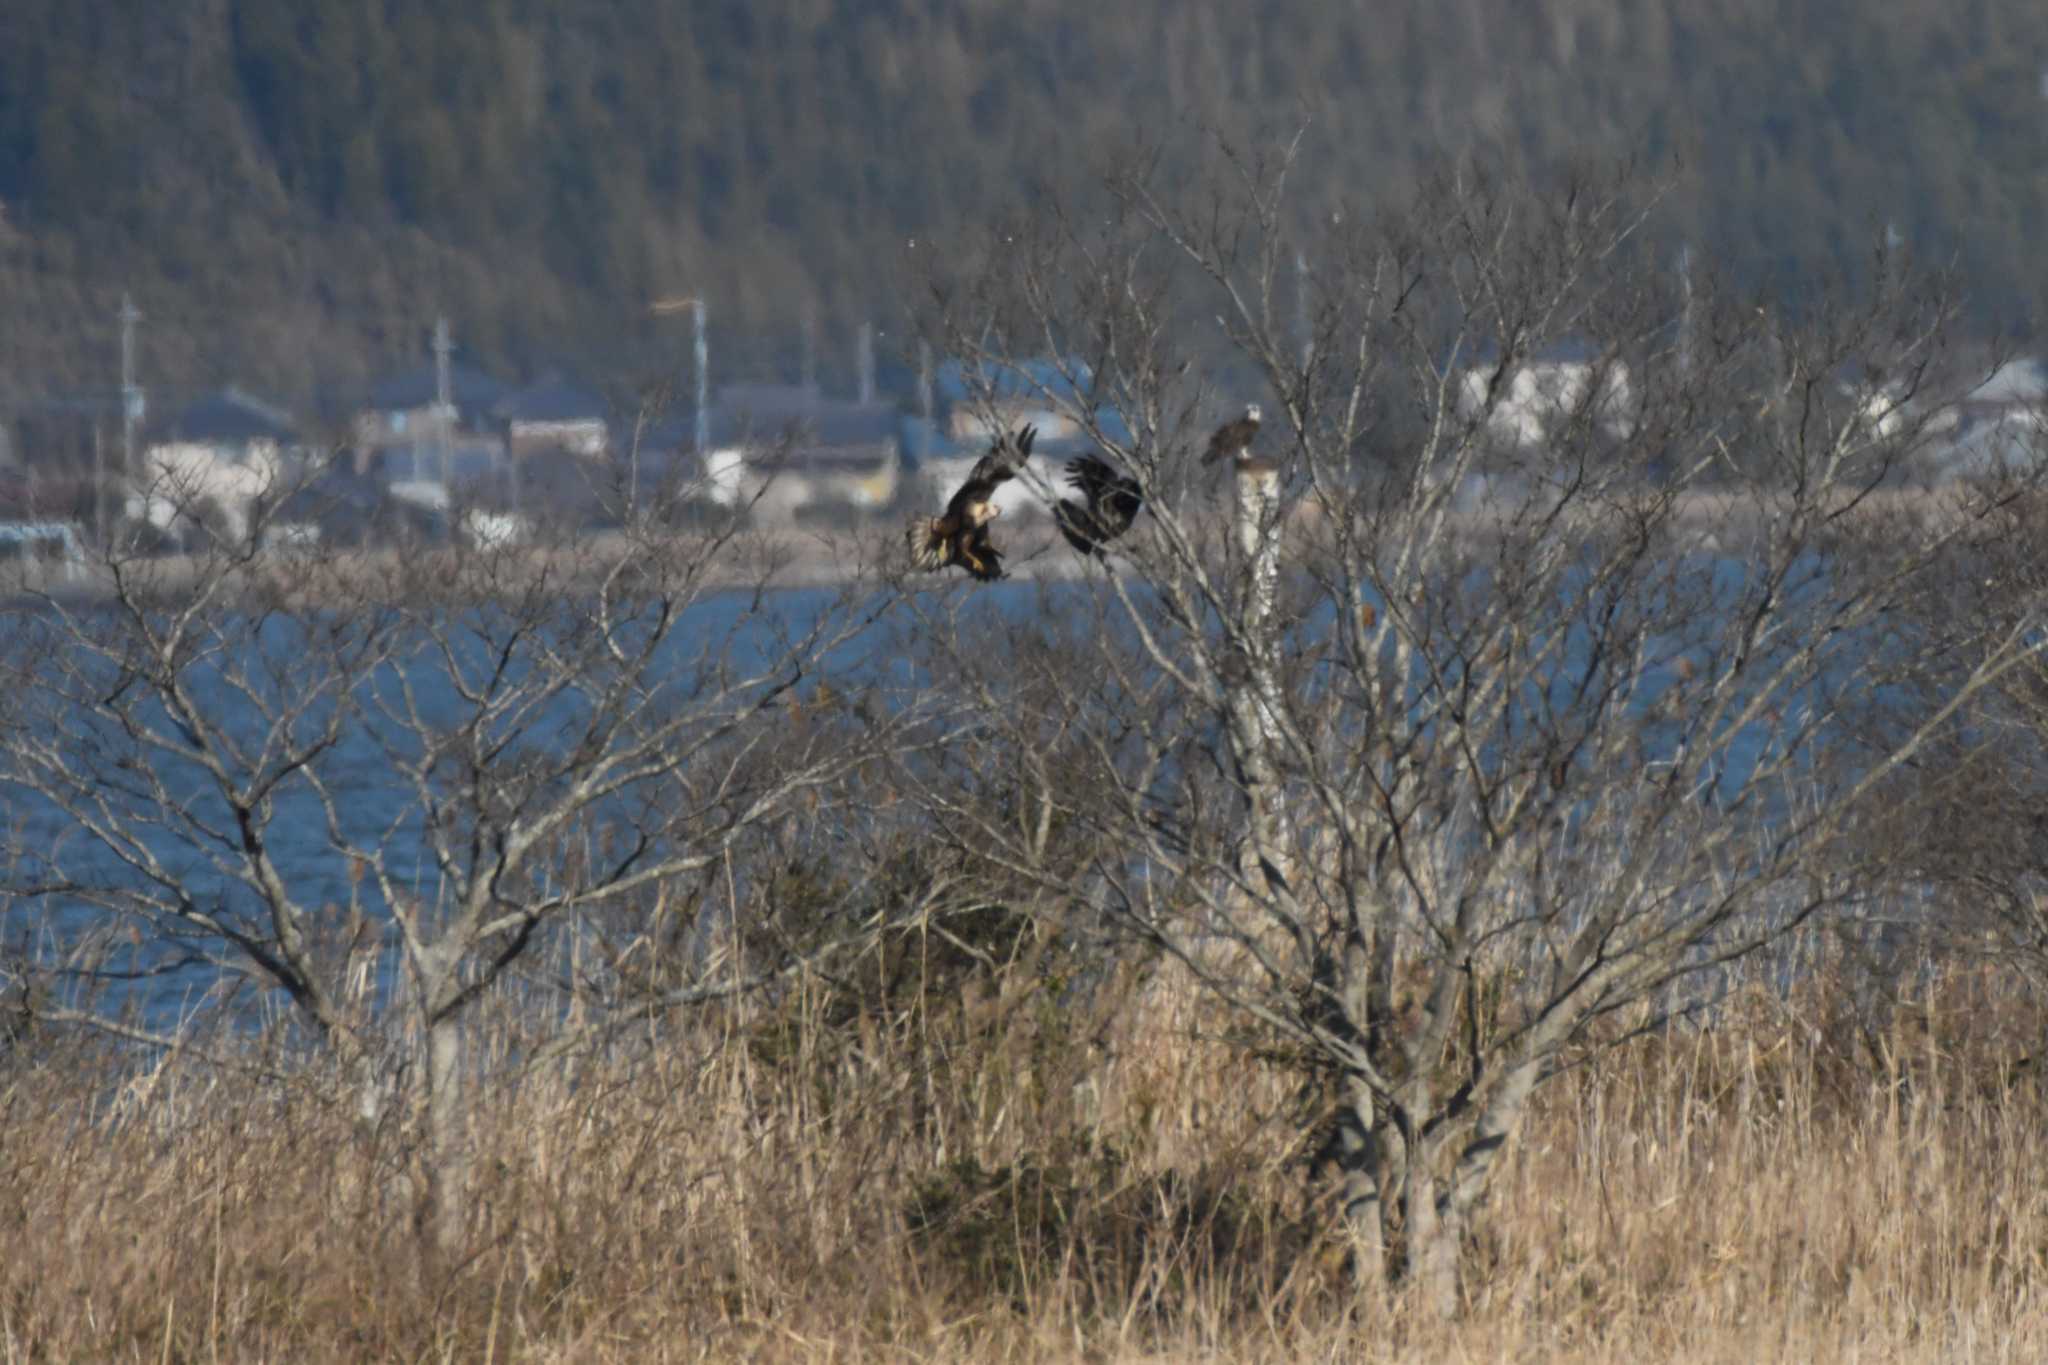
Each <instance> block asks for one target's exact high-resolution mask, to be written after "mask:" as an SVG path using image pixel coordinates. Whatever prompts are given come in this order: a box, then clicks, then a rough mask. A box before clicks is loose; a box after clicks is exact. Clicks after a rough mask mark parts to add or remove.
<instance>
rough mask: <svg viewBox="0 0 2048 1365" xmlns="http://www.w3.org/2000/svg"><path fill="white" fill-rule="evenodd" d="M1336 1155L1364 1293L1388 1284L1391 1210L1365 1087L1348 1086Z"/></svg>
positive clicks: (1342, 1207) (1342, 1212)
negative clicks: (1388, 1215)
mask: <svg viewBox="0 0 2048 1365" xmlns="http://www.w3.org/2000/svg"><path fill="white" fill-rule="evenodd" d="M1345 1088H1346V1091H1347V1093H1346V1095H1345V1097H1344V1104H1343V1107H1342V1108H1341V1109H1340V1110H1339V1111H1338V1114H1337V1131H1336V1133H1335V1134H1334V1135H1333V1140H1332V1144H1331V1146H1332V1152H1331V1154H1332V1156H1334V1157H1335V1159H1336V1164H1337V1176H1338V1186H1337V1190H1338V1199H1339V1201H1340V1202H1339V1205H1338V1209H1339V1217H1341V1218H1342V1219H1343V1222H1344V1229H1345V1231H1346V1232H1347V1233H1348V1234H1349V1236H1350V1240H1351V1265H1352V1270H1351V1273H1352V1278H1353V1280H1354V1282H1355V1283H1356V1285H1357V1287H1358V1290H1359V1292H1360V1293H1361V1294H1371V1293H1376V1292H1377V1291H1379V1290H1380V1289H1382V1288H1384V1287H1385V1285H1386V1283H1387V1247H1386V1221H1385V1220H1386V1208H1385V1203H1384V1196H1383V1193H1382V1191H1381V1189H1380V1149H1379V1140H1378V1139H1377V1138H1376V1137H1375V1136H1374V1133H1373V1112H1374V1111H1373V1096H1372V1092H1371V1091H1370V1090H1368V1089H1366V1086H1365V1082H1364V1081H1362V1080H1360V1079H1359V1078H1357V1077H1352V1078H1350V1079H1348V1080H1346V1082H1345Z"/></svg>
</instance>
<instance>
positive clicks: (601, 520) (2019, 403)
mask: <svg viewBox="0 0 2048 1365" xmlns="http://www.w3.org/2000/svg"><path fill="white" fill-rule="evenodd" d="M1489 376H1490V367H1488V366H1485V365H1474V366H1471V367H1469V369H1468V371H1467V373H1465V374H1464V375H1463V376H1462V379H1463V382H1462V384H1461V385H1460V389H1459V394H1460V401H1459V406H1460V408H1461V409H1465V410H1468V411H1471V412H1473V413H1475V414H1476V413H1477V411H1478V410H1479V409H1480V408H1481V407H1482V406H1483V405H1484V404H1485V403H1486V401H1487V388H1488V384H1489V382H1490V378H1489ZM1596 376H1597V377H1596ZM1077 380H1078V381H1079V382H1080V383H1083V384H1085V382H1086V374H1085V370H1082V369H1081V368H1080V367H1078V366H1074V365H1071V364H1070V365H1068V366H1065V367H1062V366H1058V365H1054V364H1052V363H1050V362H1044V361H1040V362H1026V363H1022V364H1019V365H1016V366H1014V367H1012V368H1011V369H1009V370H1008V371H1006V372H1004V373H1001V374H998V375H995V376H993V378H992V377H991V376H990V375H989V374H987V373H986V372H983V371H975V372H970V371H969V370H968V369H967V368H966V367H964V366H962V365H961V364H959V363H957V362H949V363H941V364H936V365H931V364H927V366H926V367H925V368H924V370H923V372H922V373H921V375H920V376H919V378H918V383H917V390H918V391H917V392H916V393H915V394H914V395H902V396H897V395H886V394H876V393H875V392H873V388H872V384H871V383H869V382H866V381H864V382H863V385H862V388H863V390H864V396H855V397H834V396H831V395H828V394H826V393H824V392H822V391H821V390H820V388H819V387H818V386H817V385H816V384H815V383H799V384H786V383H784V384H778V383H736V384H727V385H724V386H721V387H717V388H711V387H709V386H707V385H705V384H704V383H703V381H702V379H701V377H700V381H699V393H701V394H703V395H704V399H703V401H702V402H701V403H700V402H697V401H693V400H692V399H690V398H689V397H687V396H686V397H684V398H683V399H681V400H679V401H677V402H675V403H672V404H671V405H670V406H669V407H668V408H667V409H666V410H659V411H635V412H621V411H618V410H617V409H616V408H614V407H613V406H612V405H610V404H608V403H607V402H606V400H605V399H604V398H603V397H602V396H600V395H599V394H597V393H595V392H593V391H591V390H589V389H587V388H584V387H582V386H581V385H579V384H577V383H575V382H572V381H570V380H568V379H565V378H563V377H561V376H559V375H550V376H547V377H544V378H541V379H539V380H538V381H536V382H533V383H529V384H525V385H523V386H515V385H511V384H507V383H504V382H502V381H500V380H499V379H497V378H495V377H493V376H491V375H489V374H486V373H484V372H483V371H481V370H479V369H476V368H474V367H471V366H469V365H465V364H463V363H461V362H458V361H454V360H452V359H451V358H450V356H449V355H448V353H447V347H446V346H445V345H444V346H440V347H437V351H436V354H435V355H432V356H429V357H426V358H424V359H423V360H422V361H421V362H420V363H419V364H416V365H413V366H411V367H407V368H401V369H398V370H396V371H394V372H393V373H390V374H388V375H386V376H385V377H384V378H383V379H381V380H380V381H378V382H376V383H375V384H373V385H371V386H370V387H369V389H368V391H367V393H366V394H365V395H363V396H362V397H361V398H360V400H358V401H356V402H354V403H350V404H346V405H344V410H345V413H346V415H345V416H344V417H343V418H342V419H341V421H340V422H339V423H338V424H337V423H336V422H335V421H334V420H332V419H330V420H328V421H326V422H325V423H302V422H300V421H298V420H295V418H294V416H293V414H292V413H291V412H289V411H287V410H285V409H284V408H282V407H280V406H278V405H277V404H275V403H272V402H269V401H266V400H265V399H264V398H263V397H261V396H259V395H256V394H253V393H250V392H248V391H246V390H244V389H242V388H239V387H235V386H229V387H226V388H222V389H220V390H218V391H215V392H210V393H204V394H200V395H198V396H195V397H190V398H188V399H186V400H185V401H183V402H180V403H178V404H177V405H176V406H175V407H172V408H170V409H169V410H168V411H157V410H155V409H154V408H153V407H152V406H151V405H149V404H148V403H146V402H145V401H144V397H143V393H142V391H141V390H140V389H139V388H135V387H129V388H127V389H125V390H124V397H123V400H122V401H118V402H98V403H92V402H62V401H50V402H46V403H37V402H27V403H19V404H17V405H16V406H15V407H14V409H12V410H11V411H10V412H0V563H5V562H7V561H10V560H14V561H19V560H25V559H26V560H32V561H37V562H42V563H46V564H57V565H71V564H80V565H82V564H83V563H85V562H86V561H87V559H88V558H89V557H90V555H91V554H92V552H93V550H94V549H95V548H96V547H98V546H101V545H104V544H106V543H107V542H108V541H109V540H110V539H112V538H114V537H121V538H122V541H121V543H122V544H124V545H127V546H134V547H138V548H140V549H141V550H143V551H145V552H148V551H158V552H162V553H179V552H190V551H192V550H194V549H196V548H198V546H199V545H200V544H201V543H203V542H205V541H206V540H208V539H209V538H212V537H217V536H221V535H225V536H227V537H229V538H230V539H231V540H236V541H239V540H242V539H244V538H246V537H247V536H248V535H249V534H250V532H251V530H252V528H254V527H256V526H258V525H259V524H260V526H261V527H262V529H263V532H264V534H266V535H268V536H272V537H281V538H287V539H289V540H290V541H292V542H294V543H299V544H320V545H334V546H342V547H359V546H365V545H375V544H378V543H382V542H385V541H389V540H393V539H408V538H422V537H423V538H426V539H429V540H443V541H445V540H449V539H452V538H455V537H461V538H464V539H466V540H468V541H470V542H472V543H477V544H497V543H504V542H508V541H516V540H518V539H520V538H521V537H523V536H526V535H529V534H531V533H532V532H533V530H534V528H535V527H536V526H538V525H540V524H542V523H543V522H545V523H546V524H548V525H549V526H551V527H555V528H562V527H567V528H571V529H587V530H600V529H605V528H607V527H615V526H617V525H619V524H620V521H621V519H622V517H623V516H624V515H626V509H627V508H628V507H629V506H633V505H639V506H645V505H647V504H648V503H650V502H653V501H657V500H658V501H660V502H661V503H662V505H663V506H664V507H665V508H668V509H670V511H671V513H673V511H674V509H676V508H678V507H681V508H683V509H685V510H686V511H687V510H689V509H695V510H697V511H700V512H702V513H704V514H706V515H714V516H728V515H731V514H732V513H733V512H735V511H736V510H740V509H744V510H745V513H746V515H748V516H749V517H751V518H752V519H753V521H754V523H755V524H756V525H759V526H762V527H764V528H775V527H786V528H796V527H805V526H838V527H846V526H855V525H859V524H861V523H862V522H863V521H864V520H868V519H874V518H880V517H894V516H898V515H901V514H903V513H904V512H905V511H906V510H907V509H910V508H935V507H938V506H943V504H944V502H945V500H946V498H947V496H948V495H949V494H950V493H951V491H952V490H953V489H954V488H956V487H957V486H958V485H959V484H960V483H961V481H962V480H963V479H964V478H965V477H966V474H967V471H968V469H969V468H970V467H971V466H972V464H973V462H974V461H975V460H976V459H977V458H979V456H980V455H981V454H982V453H983V452H984V451H985V450H986V449H987V447H988V444H989V442H990V440H991V438H992V436H993V435H994V434H995V433H996V431H998V430H1007V429H1011V428H1014V427H1016V426H1020V425H1023V424H1025V423H1030V424H1033V425H1035V426H1036V427H1037V428H1038V433H1039V434H1038V445H1037V453H1038V454H1039V455H1041V456H1044V457H1047V458H1048V459H1049V460H1050V461H1054V462H1057V461H1059V460H1061V459H1063V458H1065V457H1067V456H1071V455H1074V454H1079V453H1083V452H1085V451H1087V450H1089V449H1091V448H1092V442H1091V440H1090V439H1089V437H1088V435H1087V433H1086V432H1085V431H1084V430H1083V428H1082V425H1081V424H1080V423H1079V422H1077V421H1076V420H1075V414H1076V413H1077V412H1079V411H1081V410H1082V408H1081V406H1080V404H1081V403H1082V401H1083V398H1082V395H1080V394H1079V393H1077V392H1076V388H1075V382H1076V381H1077ZM1596 382H1597V383H1600V384H1602V385H1603V392H1602V395H1601V397H1600V401H1599V403H1598V408H1599V410H1600V411H1601V412H1603V413H1606V414H1608V420H1607V422H1606V423H1605V425H1607V426H1610V427H1613V428H1614V429H1615V430H1616V431H1617V433H1619V432H1620V431H1621V430H1622V429H1624V428H1625V427H1626V425H1627V418H1628V412H1629V409H1630V407H1631V401H1632V400H1631V397H1630V393H1629V382H1628V374H1627V371H1626V369H1625V368H1624V367H1622V366H1620V365H1617V364H1609V365H1607V366H1605V367H1596V366H1595V364H1594V362H1593V360H1592V358H1591V357H1590V356H1589V355H1587V354H1584V353H1583V352H1576V351H1573V350H1571V349H1569V348H1565V349H1560V350H1557V351H1555V352H1552V353H1549V354H1546V355H1540V356H1537V357H1534V358H1532V359H1531V360H1529V361H1528V362H1526V363H1525V364H1523V365H1522V366H1520V367H1519V368H1518V369H1517V371H1516V373H1515V374H1514V375H1513V376H1512V377H1511V379H1510V380H1509V382H1508V384H1507V385H1506V386H1505V388H1504V390H1502V391H1501V392H1499V393H1497V394H1496V395H1495V396H1494V398H1493V406H1492V408H1491V411H1490V412H1488V414H1487V416H1486V418H1485V424H1486V428H1487V432H1488V435H1489V437H1490V439H1491V440H1492V441H1494V442H1495V443H1497V444H1499V445H1502V446H1504V447H1514V446H1527V445H1531V444H1535V443H1538V442H1541V441H1542V440H1544V439H1545V438H1546V435H1547V432H1548V430H1549V428H1550V427H1551V426H1552V424H1553V423H1554V422H1555V421H1556V420H1557V418H1558V416H1559V415H1560V414H1561V413H1563V412H1566V411H1570V410H1573V409H1575V408H1577V407H1578V406H1579V405H1580V404H1581V403H1582V402H1583V401H1584V399H1585V397H1586V395H1587V393H1588V392H1589V389H1590V386H1591V385H1592V384H1594V383H1596ZM1858 398H1859V400H1860V401H1861V402H1862V403H1863V405H1864V407H1865V410H1866V412H1867V415H1868V420H1869V421H1870V422H1871V423H1872V425H1873V427H1874V429H1875V430H1877V431H1878V432H1879V433H1880V434H1887V433H1889V432H1890V431H1891V430H1894V429H1897V428H1899V427H1901V426H1903V424H1904V423H1905V422H1906V420H1907V418H1908V416H1909V415H1910V413H1909V408H1910V405H1909V404H1908V403H1906V402H1905V401H1904V400H1903V399H1899V398H1894V397H1893V396H1891V395H1890V394H1889V393H1888V392H1887V391H1885V390H1884V389H1883V388H1881V387H1880V388H1873V389H1871V390H1870V391H1869V392H1867V393H1862V392H1860V391H1859V393H1858ZM2044 414H2048V363H2044V362H2043V361H2041V360H2037V359H2032V358H2021V359H2015V360H2011V361H2008V362H2006V363H2005V364H2004V365H2003V366H2001V367H2000V368H1998V369H1997V370H1996V371H1995V372H1993V373H1991V374H1990V375H1989V376H1988V378H1987V379H1986V380H1985V381H1984V382H1982V383H1981V384H1978V385H1977V386H1975V387H1974V388H1972V389H1971V390H1969V392H1968V393H1967V394H1966V396H1965V397H1964V398H1963V400H1962V401H1960V402H1957V403H1953V404H1951V405H1950V406H1949V407H1948V408H1946V409H1944V410H1943V411H1942V412H1941V413H1940V414H1939V418H1938V420H1936V421H1932V422H1930V423H1929V424H1928V425H1927V426H1926V427H1925V428H1924V429H1923V430H1924V431H1925V432H1927V433H1928V434H1929V435H1930V436H1931V440H1929V441H1927V442H1926V443H1925V444H1924V445H1923V448H1922V449H1921V450H1920V452H1919V453H1918V456H1917V459H1918V466H1917V472H1918V473H1919V474H1920V475H1922V476H1924V477H1927V478H1929V479H1932V480H1938V479H1941V478H1945V477H1951V476H1954V475H1957V474H1965V473H1972V472H1984V471H1988V470H1991V469H1994V468H1997V467H2000V466H2004V465H2015V466H2016V465H2019V464H2022V463H2030V462H2031V461H2032V460H2033V458H2034V453H2035V451H2036V450H2037V448H2039V446H2040V444H2041V439H2042V436H2043V434H2044V432H2048V422H2044ZM1097 423H1098V425H1100V426H1101V428H1102V429H1103V430H1104V431H1106V432H1109V433H1111V434H1113V435H1116V436H1119V437H1120V436H1121V435H1122V432H1121V429H1120V423H1118V422H1117V421H1116V419H1115V418H1114V416H1113V414H1110V413H1107V412H1103V413H1099V414H1098V415H1097ZM657 492H658V497H657ZM998 502H999V503H1000V504H1002V506H1003V510H1004V511H1005V512H1006V513H1010V514H1013V515H1015V514H1024V515H1031V514H1034V513H1042V512H1044V511H1045V510H1046V509H1045V507H1044V506H1043V504H1042V503H1041V502H1040V500H1039V494H1038V493H1037V492H1036V491H1034V490H1033V489H1032V488H1031V487H1030V486H1029V485H1028V484H1027V483H1026V482H1024V481H1021V480H1020V481H1013V482H1011V483H1008V484H1005V485H1003V486H1002V488H1001V489H1000V490H999V495H998ZM259 512H260V513H261V515H260V516H259V515H258V514H259Z"/></svg>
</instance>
